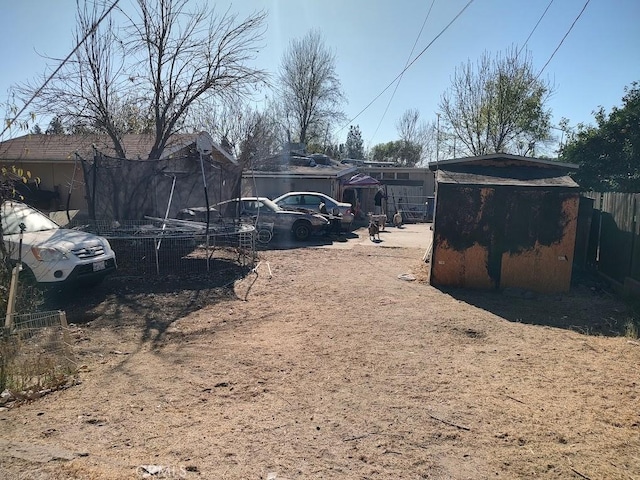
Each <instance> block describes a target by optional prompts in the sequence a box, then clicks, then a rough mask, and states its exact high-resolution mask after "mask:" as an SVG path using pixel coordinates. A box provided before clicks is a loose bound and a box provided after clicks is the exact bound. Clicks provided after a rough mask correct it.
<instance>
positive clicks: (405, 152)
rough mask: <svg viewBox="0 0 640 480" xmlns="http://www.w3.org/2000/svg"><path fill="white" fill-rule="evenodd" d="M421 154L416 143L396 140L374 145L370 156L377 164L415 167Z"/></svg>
mask: <svg viewBox="0 0 640 480" xmlns="http://www.w3.org/2000/svg"><path fill="white" fill-rule="evenodd" d="M421 152H422V148H421V147H420V145H418V144H417V143H412V142H407V141H404V140H396V141H393V142H387V143H379V144H378V145H375V146H374V147H373V149H372V150H371V155H372V157H373V159H374V160H375V161H377V162H394V163H396V164H398V165H403V166H407V167H415V166H416V164H418V162H420V154H421Z"/></svg>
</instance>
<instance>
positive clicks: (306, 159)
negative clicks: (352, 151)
mask: <svg viewBox="0 0 640 480" xmlns="http://www.w3.org/2000/svg"><path fill="white" fill-rule="evenodd" d="M355 171H356V167H354V166H353V165H343V164H341V163H339V162H337V161H336V160H333V159H331V158H329V157H328V156H326V155H316V154H312V155H301V154H297V153H280V154H278V155H273V156H271V157H268V158H264V159H262V160H260V161H259V162H256V166H255V168H254V169H253V170H250V171H246V172H244V173H243V177H245V178H247V177H259V178H286V177H305V178H342V177H344V176H345V175H349V174H351V173H354V172H355Z"/></svg>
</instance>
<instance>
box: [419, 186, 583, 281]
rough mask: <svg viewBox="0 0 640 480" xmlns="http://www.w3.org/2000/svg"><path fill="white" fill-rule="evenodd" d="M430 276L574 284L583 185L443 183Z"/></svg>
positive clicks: (439, 188) (439, 190) (438, 195)
mask: <svg viewBox="0 0 640 480" xmlns="http://www.w3.org/2000/svg"><path fill="white" fill-rule="evenodd" d="M437 197H438V198H437V206H436V216H435V222H434V243H433V252H432V258H431V283H432V284H434V285H437V286H455V287H467V288H487V289H488V288H507V287H518V288H526V289H530V290H534V291H538V292H561V291H566V290H569V288H570V281H571V270H572V262H573V255H574V244H575V235H576V223H577V215H578V198H579V197H578V192H577V190H573V189H564V188H555V189H554V188H541V187H512V186H509V187H507V186H500V187H498V186H482V185H478V186H476V185H459V184H448V183H443V184H440V185H438V194H437Z"/></svg>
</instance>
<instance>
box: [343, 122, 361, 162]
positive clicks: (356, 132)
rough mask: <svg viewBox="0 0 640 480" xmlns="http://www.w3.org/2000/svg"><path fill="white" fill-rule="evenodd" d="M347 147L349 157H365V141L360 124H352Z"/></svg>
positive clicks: (357, 158) (358, 158) (359, 158)
mask: <svg viewBox="0 0 640 480" xmlns="http://www.w3.org/2000/svg"><path fill="white" fill-rule="evenodd" d="M345 149H346V156H347V158H355V159H356V160H361V159H363V158H364V142H363V140H362V132H360V126H359V125H355V126H354V125H351V126H350V127H349V133H348V134H347V141H346V143H345Z"/></svg>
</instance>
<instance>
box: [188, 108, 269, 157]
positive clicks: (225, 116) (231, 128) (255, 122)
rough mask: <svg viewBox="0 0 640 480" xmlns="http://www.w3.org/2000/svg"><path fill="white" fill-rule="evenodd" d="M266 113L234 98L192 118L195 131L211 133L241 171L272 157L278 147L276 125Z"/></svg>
mask: <svg viewBox="0 0 640 480" xmlns="http://www.w3.org/2000/svg"><path fill="white" fill-rule="evenodd" d="M269 111H270V110H269V109H265V111H259V110H258V109H257V108H255V107H252V106H251V105H250V104H249V103H247V102H244V101H242V99H241V98H237V99H236V100H235V101H231V102H224V103H223V104H222V105H221V106H214V105H209V106H208V107H205V108H203V109H202V110H201V111H200V114H199V115H197V118H194V122H195V123H194V125H197V128H196V129H197V130H205V131H208V132H210V133H211V135H212V136H213V138H214V139H215V140H217V141H218V142H220V144H221V145H226V147H227V148H228V149H229V151H230V153H232V154H234V155H235V157H236V158H237V159H238V160H239V162H240V164H241V166H242V168H243V169H247V168H252V166H253V165H254V164H255V163H256V162H260V160H262V159H264V158H266V157H268V156H270V155H273V154H275V153H276V152H277V151H278V149H279V146H280V145H281V141H280V138H279V135H278V129H279V127H278V124H277V122H276V120H275V118H274V117H273V116H272V115H270V114H269V113H268V112H269Z"/></svg>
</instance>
